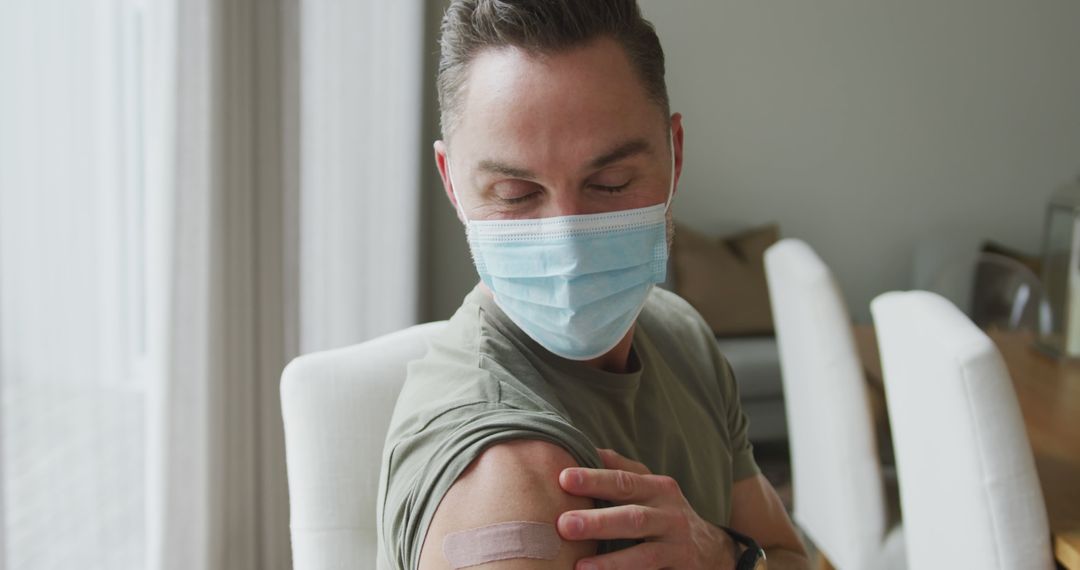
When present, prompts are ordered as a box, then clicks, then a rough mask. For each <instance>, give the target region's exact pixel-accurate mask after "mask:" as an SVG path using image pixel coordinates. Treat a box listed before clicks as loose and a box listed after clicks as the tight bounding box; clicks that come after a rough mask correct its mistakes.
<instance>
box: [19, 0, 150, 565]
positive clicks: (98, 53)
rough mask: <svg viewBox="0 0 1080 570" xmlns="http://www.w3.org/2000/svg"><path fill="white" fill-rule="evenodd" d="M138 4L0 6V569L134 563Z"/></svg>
mask: <svg viewBox="0 0 1080 570" xmlns="http://www.w3.org/2000/svg"><path fill="white" fill-rule="evenodd" d="M144 9H145V7H144V6H143V5H142V2H141V0H138V1H137V0H102V1H97V2H82V1H78V0H34V1H33V2H6V3H4V4H3V5H0V71H2V73H3V77H5V82H4V88H3V89H2V90H0V125H3V128H0V489H2V494H0V512H2V513H3V518H2V525H0V568H5V569H8V570H11V569H19V570H38V569H42V570H44V569H53V568H57V569H60V568H64V569H67V568H88V569H93V568H100V569H109V570H113V569H118V570H122V569H128V568H130V569H136V568H143V567H144V566H145V549H146V547H145V524H144V522H145V514H144V513H145V504H146V501H145V489H146V477H145V463H146V452H145V448H146V437H145V434H146V422H147V415H146V390H145V386H146V378H145V373H144V370H145V369H146V367H145V355H146V250H145V244H146V243H147V235H146V232H147V226H146V223H145V222H146V215H145V208H146V198H147V197H146V193H145V189H146V185H145V152H144V150H143V149H144V148H145V139H144V137H143V133H144V132H145V125H146V120H145V119H146V117H145V113H146V106H145V105H144V104H143V101H144V97H143V94H144V93H145V87H146V86H145V84H144V82H143V80H142V77H143V76H144V73H143V72H144V68H145V62H144V59H143V44H144V37H143V35H144V32H143V30H144V17H143V13H144Z"/></svg>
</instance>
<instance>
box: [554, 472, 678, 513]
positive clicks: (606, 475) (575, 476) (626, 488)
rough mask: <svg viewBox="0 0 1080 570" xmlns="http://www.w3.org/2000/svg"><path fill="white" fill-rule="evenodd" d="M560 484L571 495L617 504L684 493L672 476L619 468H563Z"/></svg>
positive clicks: (648, 500) (658, 499) (649, 501)
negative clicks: (646, 473)
mask: <svg viewBox="0 0 1080 570" xmlns="http://www.w3.org/2000/svg"><path fill="white" fill-rule="evenodd" d="M559 485H560V486H561V487H562V488H563V490H564V491H566V492H567V493H570V494H571V495H577V496H579V497H591V498H593V499H603V500H606V501H612V502H615V503H643V504H651V503H655V502H659V501H661V500H662V499H663V498H665V497H666V496H667V495H670V494H672V493H681V491H679V485H678V483H676V482H675V480H674V479H672V478H671V477H666V476H664V475H639V474H637V473H631V472H629V471H622V470H617V469H585V468H581V467H571V468H567V469H563V470H562V473H559Z"/></svg>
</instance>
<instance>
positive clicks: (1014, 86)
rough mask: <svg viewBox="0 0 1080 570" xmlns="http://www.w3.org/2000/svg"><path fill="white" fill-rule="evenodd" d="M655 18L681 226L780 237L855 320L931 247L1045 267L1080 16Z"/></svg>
mask: <svg viewBox="0 0 1080 570" xmlns="http://www.w3.org/2000/svg"><path fill="white" fill-rule="evenodd" d="M435 4H441V2H429V5H435ZM641 5H642V8H643V10H644V11H645V14H646V16H647V17H648V18H649V19H650V20H652V21H653V23H654V24H655V25H656V28H657V31H658V33H659V34H660V38H661V41H662V42H663V44H664V48H665V50H666V52H667V61H668V85H669V91H670V93H671V98H672V104H673V110H675V111H678V112H681V113H683V115H684V116H685V119H684V124H685V125H686V129H687V133H686V152H687V155H686V166H685V170H684V176H683V179H682V182H681V183H680V190H679V194H678V197H677V199H676V201H675V206H674V208H675V215H676V217H677V218H679V219H681V220H683V221H685V222H687V223H688V224H689V225H691V226H694V227H696V228H698V229H701V230H704V231H708V232H712V233H722V232H725V231H730V230H733V229H738V228H741V227H745V226H749V225H753V224H758V223H763V222H769V221H776V222H779V223H780V226H781V230H782V232H783V233H784V235H786V236H790V237H798V238H801V239H804V240H806V241H807V242H809V243H810V244H811V245H812V246H813V247H814V248H815V249H817V250H818V252H819V253H820V255H821V256H822V257H823V258H824V260H825V261H826V262H827V263H828V264H829V265H830V266H832V268H833V270H834V271H835V272H836V274H837V277H838V279H839V281H840V285H841V287H843V289H844V291H845V293H846V295H847V298H848V301H849V304H850V306H851V308H852V313H853V316H854V317H855V318H856V319H858V320H867V319H868V317H869V311H868V308H867V307H868V303H869V301H870V300H871V299H872V298H873V297H874V296H875V295H876V294H878V293H880V292H882V291H885V290H889V289H896V288H905V287H908V286H909V282H910V274H911V255H912V249H913V247H914V246H915V244H916V243H917V242H918V241H919V240H920V239H924V238H926V237H927V236H935V235H943V236H944V235H947V236H949V237H950V238H951V239H957V238H963V239H971V238H974V237H985V238H992V239H995V240H997V241H1001V242H1004V243H1006V244H1009V245H1012V246H1014V247H1017V248H1021V249H1024V250H1027V251H1030V252H1033V253H1034V252H1037V251H1038V250H1039V247H1040V239H1041V227H1042V217H1043V211H1044V205H1045V203H1046V200H1047V198H1048V196H1049V195H1050V193H1051V192H1052V191H1053V190H1054V188H1056V187H1057V186H1060V185H1062V184H1063V183H1065V182H1066V181H1068V180H1070V179H1072V178H1073V177H1075V176H1076V175H1077V174H1078V173H1080V104H1078V102H1080V4H1077V3H1074V2H1069V1H1051V0H1039V1H1021V0H1010V1H993V2H986V1H980V0H953V1H951V2H947V3H941V2H934V1H931V0H913V1H908V2H890V3H877V2H875V3H871V2H858V1H855V0H818V1H816V2H800V1H797V0H773V1H770V2H752V1H749V0H747V1H743V2H734V1H725V2H717V1H715V0H680V1H678V2H672V1H671V0H642V1H641ZM432 73H434V68H432ZM432 93H433V91H432ZM429 164H430V162H429ZM432 169H433V167H432ZM433 180H434V181H435V182H436V184H435V185H434V186H436V187H433V189H432V190H431V191H430V192H429V194H430V195H431V196H436V198H432V200H434V202H438V205H437V207H434V208H433V209H432V211H431V212H430V213H431V214H432V216H431V218H430V219H429V220H428V225H427V227H428V228H429V229H430V232H431V233H430V234H429V237H428V242H427V243H428V246H429V250H428V251H429V258H428V263H427V268H428V270H429V279H428V281H427V283H428V287H429V293H428V305H427V308H428V316H429V317H431V318H436V317H437V318H445V317H446V316H448V315H449V314H450V313H452V311H453V308H454V307H456V306H457V304H458V303H459V302H460V299H461V296H462V295H463V293H464V292H465V291H467V289H468V288H469V287H470V286H471V284H472V283H473V282H474V281H475V272H474V271H472V270H471V266H470V265H469V263H470V262H469V258H468V250H467V248H466V246H465V243H464V237H463V235H462V232H461V229H460V225H459V224H458V223H457V221H456V220H455V219H454V218H453V213H452V211H451V210H450V208H449V206H447V205H446V200H445V197H443V196H442V195H441V190H438V189H437V179H433ZM429 197H430V196H429ZM440 201H441V202H440ZM434 202H433V206H434V205H435V204H434Z"/></svg>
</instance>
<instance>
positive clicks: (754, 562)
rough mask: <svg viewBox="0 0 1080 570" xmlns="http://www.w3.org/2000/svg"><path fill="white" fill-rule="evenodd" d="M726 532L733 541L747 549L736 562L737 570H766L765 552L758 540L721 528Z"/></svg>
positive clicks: (724, 527)
mask: <svg viewBox="0 0 1080 570" xmlns="http://www.w3.org/2000/svg"><path fill="white" fill-rule="evenodd" d="M720 528H721V529H723V530H724V532H726V533H728V535H729V536H731V539H732V540H734V541H735V542H736V543H738V544H741V545H743V546H745V547H746V549H745V550H743V551H742V554H740V555H739V557H738V558H736V560H735V570H764V568H765V567H766V566H765V551H764V550H763V549H762V548H761V545H759V544H758V543H757V541H756V540H754V539H752V538H750V537H749V536H746V535H745V534H743V533H741V532H737V531H734V530H731V529H730V528H728V527H726V526H722V527H720Z"/></svg>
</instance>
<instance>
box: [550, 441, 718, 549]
mask: <svg viewBox="0 0 1080 570" xmlns="http://www.w3.org/2000/svg"><path fill="white" fill-rule="evenodd" d="M598 451H599V452H600V458H601V459H602V460H603V461H604V467H605V469H585V468H580V467H577V468H569V469H564V470H563V471H562V473H560V474H559V485H560V486H561V487H562V488H563V490H564V491H566V492H567V493H570V494H571V495H576V496H579V497H591V498H594V499H603V500H607V501H611V502H612V503H615V506H614V507H608V508H604V509H591V510H584V511H567V512H565V513H563V514H562V515H561V516H560V517H559V520H558V523H557V524H558V530H559V534H560V535H561V536H562V537H563V539H564V540H605V539H643V540H645V542H643V543H641V544H638V545H637V546H634V547H631V548H627V549H625V550H620V551H618V552H612V553H610V554H605V555H603V556H594V557H590V558H582V559H581V560H578V562H577V566H576V567H575V568H576V570H602V569H612V568H643V569H653V568H675V569H680V570H681V569H684V568H685V569H697V568H710V569H715V568H733V567H734V565H735V552H736V550H735V543H734V542H733V541H732V540H731V537H729V536H728V535H727V533H725V532H724V531H722V530H720V529H719V528H717V527H715V526H713V525H712V524H710V523H709V522H707V521H705V520H704V519H702V518H701V517H699V516H698V515H697V513H696V512H694V509H693V507H691V506H690V503H688V502H687V500H686V497H684V496H683V494H682V491H681V490H680V489H679V484H678V483H677V482H676V481H675V480H674V479H672V478H671V477H667V476H664V475H653V474H652V472H650V471H649V469H648V468H647V467H645V466H644V465H642V464H641V463H638V462H636V461H633V460H631V459H627V458H626V457H623V456H621V455H619V454H618V453H615V452H614V451H612V450H610V449H601V450H598Z"/></svg>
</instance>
